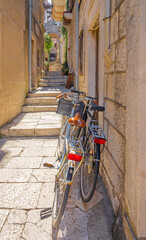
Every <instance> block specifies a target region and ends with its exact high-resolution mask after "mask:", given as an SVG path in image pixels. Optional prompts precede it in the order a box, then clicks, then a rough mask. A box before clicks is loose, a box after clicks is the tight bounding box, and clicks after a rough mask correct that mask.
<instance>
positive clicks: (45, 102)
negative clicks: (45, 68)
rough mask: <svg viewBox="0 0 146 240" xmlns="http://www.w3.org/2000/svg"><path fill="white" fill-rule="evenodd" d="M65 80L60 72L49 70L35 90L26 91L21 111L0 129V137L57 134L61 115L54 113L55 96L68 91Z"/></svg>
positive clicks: (55, 107) (55, 105) (55, 106)
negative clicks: (41, 84)
mask: <svg viewBox="0 0 146 240" xmlns="http://www.w3.org/2000/svg"><path fill="white" fill-rule="evenodd" d="M43 81H44V83H45V81H46V82H47V83H45V84H44V83H43ZM65 81H66V77H62V75H61V72H50V73H49V75H48V76H46V77H45V78H44V79H43V80H42V79H41V80H40V83H43V84H44V85H43V86H40V83H39V87H38V88H37V89H36V90H33V91H32V92H31V93H28V95H27V97H26V99H25V100H24V105H23V107H22V113H21V114H20V115H19V116H17V117H16V118H15V119H14V120H13V121H11V122H10V123H9V124H7V125H5V126H4V127H2V128H1V129H0V135H1V137H16V136H17V137H26V136H31V137H32V136H37V137H38V136H57V135H58V134H59V132H60V127H61V121H62V116H61V115H59V114H56V109H57V104H56V96H57V95H59V94H60V93H62V92H66V91H69V90H67V89H66V88H65V87H64V86H65ZM46 85H47V86H46ZM52 85H53V86H52Z"/></svg>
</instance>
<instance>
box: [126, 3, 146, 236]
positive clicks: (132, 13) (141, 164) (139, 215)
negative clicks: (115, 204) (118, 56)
mask: <svg viewBox="0 0 146 240" xmlns="http://www.w3.org/2000/svg"><path fill="white" fill-rule="evenodd" d="M145 11H146V1H143V0H140V1H138V0H134V1H128V0H126V15H127V17H126V26H127V41H126V48H127V51H126V57H127V73H126V79H127V80H126V88H127V101H126V110H127V111H126V164H125V204H126V206H125V209H126V211H127V214H128V217H129V221H130V223H131V225H132V227H133V229H134V231H135V233H136V235H137V236H138V238H139V239H146V228H145V226H146V225H145V223H146V164H145V159H146V144H145V132H146V124H145V121H146V94H145V92H146V81H145V76H146V67H145V65H146V29H145V22H146V15H145ZM125 226H126V222H125ZM127 238H128V239H132V237H131V236H130V235H128V237H127Z"/></svg>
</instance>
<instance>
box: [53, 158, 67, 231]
mask: <svg viewBox="0 0 146 240" xmlns="http://www.w3.org/2000/svg"><path fill="white" fill-rule="evenodd" d="M66 162H67V159H66ZM66 171H67V164H66V167H65V165H64V168H63V170H62V172H61V174H60V176H59V178H58V179H57V181H56V183H55V197H54V203H53V211H52V225H53V227H54V228H57V227H58V226H59V223H60V221H61V218H62V216H63V213H64V210H65V207H66V203H67V199H68V195H69V190H70V185H67V184H66V182H65V180H66Z"/></svg>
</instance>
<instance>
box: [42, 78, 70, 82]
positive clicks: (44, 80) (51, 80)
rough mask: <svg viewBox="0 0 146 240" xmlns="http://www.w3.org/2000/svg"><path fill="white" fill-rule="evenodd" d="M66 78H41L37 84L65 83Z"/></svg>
mask: <svg viewBox="0 0 146 240" xmlns="http://www.w3.org/2000/svg"><path fill="white" fill-rule="evenodd" d="M66 81H67V78H48V79H47V78H45V79H43V78H41V79H40V80H39V82H66Z"/></svg>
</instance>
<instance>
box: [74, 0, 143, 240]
mask: <svg viewBox="0 0 146 240" xmlns="http://www.w3.org/2000/svg"><path fill="white" fill-rule="evenodd" d="M105 2H106V1H104V0H98V1H95V0H93V1H89V0H88V1H85V0H82V1H81V5H80V9H79V34H80V33H81V31H83V34H84V39H83V49H84V56H83V64H84V67H83V74H82V75H81V74H79V88H80V90H83V91H86V92H88V93H89V94H90V95H92V96H94V94H95V90H96V70H97V68H98V88H99V96H98V98H99V104H100V105H105V112H104V115H102V114H101V113H100V114H99V116H98V119H99V121H100V123H101V125H102V126H103V128H104V131H105V134H106V136H107V143H106V146H105V149H104V151H103V154H102V164H101V168H100V173H101V175H102V179H103V181H104V183H105V185H106V188H107V190H108V194H109V197H110V200H111V203H112V206H113V209H114V212H115V217H116V218H117V221H116V222H115V223H116V224H117V223H118V222H120V221H119V219H122V222H123V226H124V230H125V234H126V238H127V239H128V240H132V239H133V236H135V238H137V239H140V240H144V239H146V228H145V223H146V211H145V209H146V190H145V189H146V187H145V186H146V167H145V159H146V146H145V143H144V142H145V131H146V129H145V128H146V124H145V121H146V109H145V108H146V97H145V96H146V94H145V93H144V92H145V91H146V84H145V76H146V67H145V65H146V28H145V22H146V14H145V12H146V1H145V0H111V3H112V9H111V18H107V19H104V17H105ZM74 15H75V9H74ZM74 19H75V17H74ZM97 29H98V31H99V38H98V41H97V38H96V37H95V35H96V31H97ZM70 33H71V34H70V38H71V39H70V45H71V46H72V47H71V54H70V56H71V59H70V64H71V63H72V62H73V66H75V37H74V34H75V21H72V23H71V27H70ZM97 44H98V49H99V51H98V64H96V53H95V52H96V47H97ZM119 229H120V228H119ZM118 237H119V236H118ZM115 239H117V238H115ZM121 239H122V240H123V238H121Z"/></svg>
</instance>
